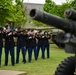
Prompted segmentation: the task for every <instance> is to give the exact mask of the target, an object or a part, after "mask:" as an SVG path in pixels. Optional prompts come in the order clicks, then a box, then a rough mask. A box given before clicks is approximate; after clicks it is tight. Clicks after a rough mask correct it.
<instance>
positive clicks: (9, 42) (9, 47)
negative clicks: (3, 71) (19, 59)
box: [4, 25, 15, 66]
mask: <svg viewBox="0 0 76 75" xmlns="http://www.w3.org/2000/svg"><path fill="white" fill-rule="evenodd" d="M5 28H6V30H5V32H4V39H5V64H4V66H7V65H8V55H9V52H10V56H11V63H12V66H14V65H15V59H14V38H13V32H11V29H10V26H9V25H6V27H5Z"/></svg>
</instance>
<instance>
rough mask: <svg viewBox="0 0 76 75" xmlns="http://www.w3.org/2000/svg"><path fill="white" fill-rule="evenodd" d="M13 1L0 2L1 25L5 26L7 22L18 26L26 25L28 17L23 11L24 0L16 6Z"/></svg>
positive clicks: (0, 0) (4, 0)
mask: <svg viewBox="0 0 76 75" xmlns="http://www.w3.org/2000/svg"><path fill="white" fill-rule="evenodd" d="M12 1H13V0H0V6H1V7H2V8H1V9H0V23H1V25H4V24H5V23H6V22H10V23H15V25H17V24H20V25H22V24H24V23H25V20H26V17H25V12H24V9H23V0H16V4H13V2H12Z"/></svg>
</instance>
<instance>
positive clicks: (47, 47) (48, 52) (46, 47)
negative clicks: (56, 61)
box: [44, 45, 50, 58]
mask: <svg viewBox="0 0 76 75" xmlns="http://www.w3.org/2000/svg"><path fill="white" fill-rule="evenodd" d="M44 48H45V50H47V58H50V50H49V45H45V46H44Z"/></svg>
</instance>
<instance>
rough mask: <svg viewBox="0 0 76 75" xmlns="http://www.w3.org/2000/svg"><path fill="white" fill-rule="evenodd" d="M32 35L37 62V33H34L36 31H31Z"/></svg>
mask: <svg viewBox="0 0 76 75" xmlns="http://www.w3.org/2000/svg"><path fill="white" fill-rule="evenodd" d="M31 35H32V42H31V45H32V51H33V50H34V58H35V60H37V43H36V33H35V32H34V30H32V31H31Z"/></svg>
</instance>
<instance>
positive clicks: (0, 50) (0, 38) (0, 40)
mask: <svg viewBox="0 0 76 75" xmlns="http://www.w3.org/2000/svg"><path fill="white" fill-rule="evenodd" d="M2 47H3V28H2V27H0V66H1V56H2Z"/></svg>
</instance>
